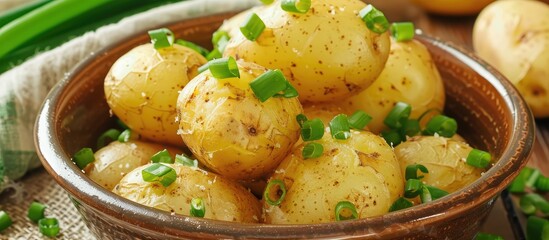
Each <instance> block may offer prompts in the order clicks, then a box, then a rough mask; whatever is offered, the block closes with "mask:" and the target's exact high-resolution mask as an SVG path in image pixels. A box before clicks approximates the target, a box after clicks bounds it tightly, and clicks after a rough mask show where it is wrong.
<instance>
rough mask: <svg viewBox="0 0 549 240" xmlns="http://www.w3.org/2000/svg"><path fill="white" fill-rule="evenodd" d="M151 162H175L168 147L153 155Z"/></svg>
mask: <svg viewBox="0 0 549 240" xmlns="http://www.w3.org/2000/svg"><path fill="white" fill-rule="evenodd" d="M151 162H153V163H173V162H174V161H173V158H172V156H170V152H169V151H168V149H164V150H162V151H159V152H157V153H155V154H154V155H152V157H151Z"/></svg>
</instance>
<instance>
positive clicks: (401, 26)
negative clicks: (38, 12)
mask: <svg viewBox="0 0 549 240" xmlns="http://www.w3.org/2000/svg"><path fill="white" fill-rule="evenodd" d="M391 34H392V36H393V37H394V38H395V40H396V41H397V42H403V41H410V40H412V39H413V38H414V34H415V28H414V24H413V23H412V22H395V23H393V24H391Z"/></svg>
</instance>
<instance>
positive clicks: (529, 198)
mask: <svg viewBox="0 0 549 240" xmlns="http://www.w3.org/2000/svg"><path fill="white" fill-rule="evenodd" d="M519 205H520V209H521V210H522V212H524V213H525V214H528V215H530V214H534V213H535V212H536V211H537V210H539V211H541V212H542V213H544V214H547V213H549V202H547V200H545V198H543V197H542V196H540V195H539V194H537V193H529V194H526V195H524V196H522V197H521V198H520V201H519Z"/></svg>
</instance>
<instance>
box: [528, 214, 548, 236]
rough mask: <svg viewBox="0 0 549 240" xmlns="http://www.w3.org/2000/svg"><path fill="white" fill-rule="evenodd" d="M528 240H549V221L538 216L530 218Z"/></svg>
mask: <svg viewBox="0 0 549 240" xmlns="http://www.w3.org/2000/svg"><path fill="white" fill-rule="evenodd" d="M526 239H549V221H548V220H547V219H544V218H540V217H536V216H530V217H528V220H527V222H526Z"/></svg>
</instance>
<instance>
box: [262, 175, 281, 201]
mask: <svg viewBox="0 0 549 240" xmlns="http://www.w3.org/2000/svg"><path fill="white" fill-rule="evenodd" d="M271 195H272V196H276V197H278V198H276V199H273V198H271ZM284 197H286V185H284V182H283V181H282V180H278V179H273V180H271V181H269V183H268V184H267V187H266V188H265V192H263V199H265V202H267V203H268V204H269V205H271V206H278V205H280V204H281V203H282V201H283V200H284Z"/></svg>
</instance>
